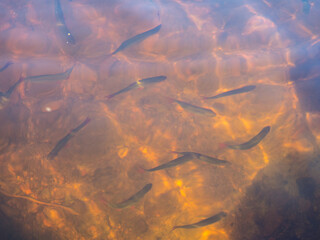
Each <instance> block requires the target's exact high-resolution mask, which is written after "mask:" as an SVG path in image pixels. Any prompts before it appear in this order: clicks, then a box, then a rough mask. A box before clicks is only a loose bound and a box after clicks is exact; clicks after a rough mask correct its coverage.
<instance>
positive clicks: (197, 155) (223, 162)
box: [173, 151, 231, 165]
mask: <svg viewBox="0 0 320 240" xmlns="http://www.w3.org/2000/svg"><path fill="white" fill-rule="evenodd" d="M173 153H177V154H193V156H194V157H195V159H198V160H200V161H203V162H207V163H210V164H215V165H228V164H231V163H230V162H229V161H227V160H220V159H218V158H214V157H210V156H207V155H204V154H201V153H196V152H176V151H173Z"/></svg>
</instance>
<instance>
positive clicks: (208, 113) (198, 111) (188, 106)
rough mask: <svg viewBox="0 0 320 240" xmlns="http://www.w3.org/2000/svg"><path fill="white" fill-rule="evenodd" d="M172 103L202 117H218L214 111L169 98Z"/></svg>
mask: <svg viewBox="0 0 320 240" xmlns="http://www.w3.org/2000/svg"><path fill="white" fill-rule="evenodd" d="M169 99H170V100H171V101H173V102H175V103H177V104H179V105H180V106H181V107H182V108H183V109H185V110H186V111H189V112H191V113H195V114H201V115H206V116H209V117H214V116H216V113H215V112H214V111H212V110H211V109H208V108H203V107H199V106H196V105H193V104H190V103H187V102H183V101H180V100H177V99H173V98H169Z"/></svg>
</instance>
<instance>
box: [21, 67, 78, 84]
mask: <svg viewBox="0 0 320 240" xmlns="http://www.w3.org/2000/svg"><path fill="white" fill-rule="evenodd" d="M72 70H73V67H71V68H69V69H68V70H66V71H65V72H62V73H56V74H47V75H37V76H30V77H25V78H24V80H25V81H30V82H47V81H49V82H50V81H58V80H64V79H67V78H69V76H70V74H71V72H72Z"/></svg>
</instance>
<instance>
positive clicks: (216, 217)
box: [172, 212, 227, 230]
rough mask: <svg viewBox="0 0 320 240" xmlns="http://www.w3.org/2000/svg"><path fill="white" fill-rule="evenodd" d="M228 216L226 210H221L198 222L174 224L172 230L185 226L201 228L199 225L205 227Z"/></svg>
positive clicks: (185, 227) (186, 227)
mask: <svg viewBox="0 0 320 240" xmlns="http://www.w3.org/2000/svg"><path fill="white" fill-rule="evenodd" d="M225 216H227V214H226V213H225V212H220V213H218V214H216V215H214V216H212V217H209V218H206V219H204V220H201V221H199V222H196V223H192V224H188V225H182V226H174V227H173V229H172V230H174V229H177V228H184V229H190V228H199V227H204V226H207V225H210V224H213V223H215V222H218V221H220V220H221V219H222V218H224V217H225Z"/></svg>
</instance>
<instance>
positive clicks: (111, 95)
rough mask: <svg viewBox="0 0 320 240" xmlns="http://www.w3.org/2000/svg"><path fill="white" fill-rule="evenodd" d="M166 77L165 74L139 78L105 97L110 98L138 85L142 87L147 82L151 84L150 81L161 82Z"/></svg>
mask: <svg viewBox="0 0 320 240" xmlns="http://www.w3.org/2000/svg"><path fill="white" fill-rule="evenodd" d="M166 79H167V77H166V76H156V77H150V78H144V79H141V80H138V81H136V82H134V83H131V84H130V85H129V86H127V87H125V88H123V89H121V90H119V91H118V92H115V93H113V94H110V95H108V96H106V98H107V99H111V98H113V97H115V96H117V95H119V94H121V93H125V92H128V91H130V90H132V89H135V88H140V87H144V86H146V85H148V84H152V83H157V82H162V81H164V80H166Z"/></svg>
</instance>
